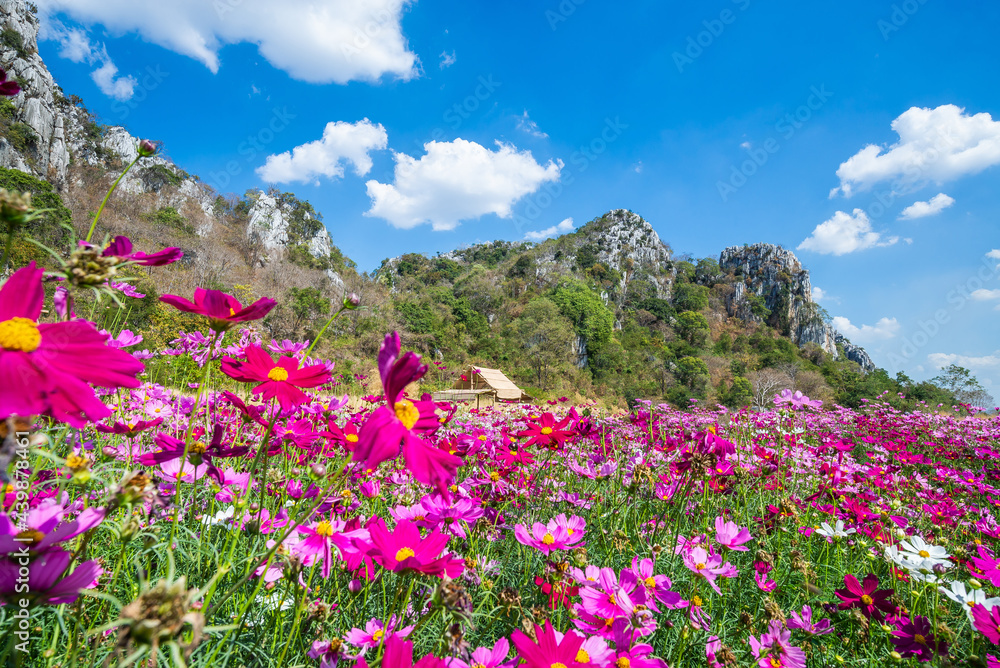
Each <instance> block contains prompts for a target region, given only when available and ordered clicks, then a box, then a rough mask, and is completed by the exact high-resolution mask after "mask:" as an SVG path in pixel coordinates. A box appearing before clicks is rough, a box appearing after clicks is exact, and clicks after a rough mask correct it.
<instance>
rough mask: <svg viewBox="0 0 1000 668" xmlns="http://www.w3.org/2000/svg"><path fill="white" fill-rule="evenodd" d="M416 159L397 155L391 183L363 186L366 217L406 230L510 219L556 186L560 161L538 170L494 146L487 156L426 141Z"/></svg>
mask: <svg viewBox="0 0 1000 668" xmlns="http://www.w3.org/2000/svg"><path fill="white" fill-rule="evenodd" d="M424 151H425V153H424V155H423V156H422V157H421V158H420V159H419V160H418V159H416V158H413V157H410V156H408V155H406V154H404V153H397V154H396V155H395V158H396V169H395V182H394V183H380V182H378V181H375V180H372V181H369V182H368V184H367V185H368V196H369V197H371V200H372V206H371V209H369V210H368V211H367V212H366V213H365V215H367V216H376V217H379V218H384V219H385V220H387V221H389V223H390V224H391V225H393V226H394V227H399V228H403V229H409V228H412V227H416V226H417V225H420V224H422V223H430V225H431V226H432V227H433V229H435V230H451V229H454V228H455V227H456V226H458V224H459V223H460V222H461V221H463V220H473V219H476V218H479V217H480V216H483V215H485V214H488V213H494V214H496V215H497V216H500V217H501V218H509V217H510V216H511V207H512V206H513V205H514V203H515V202H517V201H518V200H519V199H521V198H522V197H524V196H525V195H529V194H531V193H533V192H535V191H536V190H538V189H539V188H540V187H541V186H542V185H543V184H544V183H546V182H549V181H558V180H559V173H560V171H561V170H562V166H563V165H562V162H558V163H557V162H553V161H551V160H550V161H549V162H548V163H547V164H545V165H541V164H539V163H538V162H536V161H535V159H534V157H532V155H531V152H530V151H518V150H517V149H516V148H515V147H514V146H511V145H510V144H504V143H501V142H497V149H496V150H495V151H491V150H489V149H487V148H486V147H484V146H481V145H480V144H477V143H476V142H472V141H466V140H464V139H456V140H455V141H451V142H436V141H432V142H428V143H427V144H424Z"/></svg>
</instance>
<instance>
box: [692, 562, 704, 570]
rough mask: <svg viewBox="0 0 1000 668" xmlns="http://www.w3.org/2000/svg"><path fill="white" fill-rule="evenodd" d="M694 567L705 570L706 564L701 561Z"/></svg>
mask: <svg viewBox="0 0 1000 668" xmlns="http://www.w3.org/2000/svg"><path fill="white" fill-rule="evenodd" d="M694 567H695V569H697V570H699V571H703V570H705V564H701V563H699V564H695V565H694Z"/></svg>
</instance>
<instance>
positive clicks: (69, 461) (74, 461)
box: [66, 455, 87, 469]
mask: <svg viewBox="0 0 1000 668" xmlns="http://www.w3.org/2000/svg"><path fill="white" fill-rule="evenodd" d="M86 466H87V460H86V459H85V458H84V457H81V456H80V455H70V456H69V457H67V458H66V468H70V469H82V468H85V467H86Z"/></svg>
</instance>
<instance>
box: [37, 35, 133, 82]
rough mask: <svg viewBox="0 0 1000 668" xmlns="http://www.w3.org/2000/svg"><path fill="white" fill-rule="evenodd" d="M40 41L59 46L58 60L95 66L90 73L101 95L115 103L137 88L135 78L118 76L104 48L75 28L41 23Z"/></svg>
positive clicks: (116, 68) (116, 69)
mask: <svg viewBox="0 0 1000 668" xmlns="http://www.w3.org/2000/svg"><path fill="white" fill-rule="evenodd" d="M41 38H42V39H43V40H52V41H57V42H59V56H60V57H62V58H66V59H67V60H70V61H72V62H74V63H84V62H85V63H87V64H88V65H95V64H96V65H98V67H97V69H96V70H94V71H93V72H91V73H90V78H91V79H93V80H94V83H95V84H97V87H98V88H99V89H100V91H101V92H102V93H104V94H105V95H107V96H109V97H113V98H114V99H116V100H122V101H125V100H130V99H132V95H133V94H134V92H135V87H136V85H138V81H136V79H135V77H132V76H125V77H120V76H118V67H117V66H116V65H115V64H114V62H113V61H112V60H111V56H109V55H108V50H107V48H105V46H104V45H103V44H100V45H99V44H97V43H96V42H91V41H90V38H89V37H87V33H86V32H84V31H83V30H80V29H78V28H67V27H66V26H64V25H63V24H62V23H60V22H59V21H55V20H50V21H46V22H45V23H43V29H42V31H41Z"/></svg>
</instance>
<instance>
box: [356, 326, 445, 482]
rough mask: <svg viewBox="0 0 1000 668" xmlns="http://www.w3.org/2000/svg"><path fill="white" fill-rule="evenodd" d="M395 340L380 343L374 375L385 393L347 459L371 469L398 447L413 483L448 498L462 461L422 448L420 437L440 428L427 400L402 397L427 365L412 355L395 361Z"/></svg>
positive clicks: (394, 336) (426, 446)
mask: <svg viewBox="0 0 1000 668" xmlns="http://www.w3.org/2000/svg"><path fill="white" fill-rule="evenodd" d="M399 351H400V343H399V334H397V333H396V332H393V333H392V334H389V335H387V336H386V337H385V340H384V341H383V342H382V347H381V348H380V349H379V353H378V369H379V374H380V376H381V377H382V388H383V389H384V390H385V402H386V405H384V406H379V407H378V408H376V409H375V411H374V412H373V413H372V414H371V416H370V417H369V418H368V420H367V421H366V422H365V424H364V425H363V426H362V427H361V431H360V433H359V434H358V442H357V445H356V446H355V448H354V453H353V455H352V459H353V460H354V461H356V462H364V463H365V466H367V467H368V468H370V469H374V468H376V467H377V466H378V465H379V464H381V463H382V462H384V461H386V460H387V459H392V458H394V457H396V456H398V455H399V452H400V445H402V452H403V456H404V458H405V459H406V466H407V468H408V469H409V470H410V472H411V473H412V474H413V477H414V478H416V479H417V480H419V481H420V482H422V483H424V484H426V485H432V486H434V487H436V488H437V489H438V491H439V492H440V493H441V494H442V495H444V496H447V495H448V485H449V484H450V483H451V481H452V479H453V478H454V477H455V471H456V470H457V469H458V467H459V466H460V465H461V464H462V460H461V458H459V457H456V456H454V455H452V454H450V453H448V452H445V451H444V450H442V449H440V448H436V447H434V446H432V445H430V444H428V443H426V442H424V441H423V440H422V439H421V438H420V435H425V434H432V433H434V432H435V431H437V429H438V427H440V426H441V423H440V421H439V420H438V417H437V413H436V412H435V408H436V405H435V403H434V402H433V401H431V400H430V395H426V394H425V395H424V398H423V399H421V400H420V401H411V400H410V399H407V398H406V397H405V396H404V391H405V390H406V386H407V385H409V384H410V383H414V382H416V381H418V380H420V379H421V378H423V376H424V374H426V373H427V365H424V364H421V363H420V357H419V356H418V355H415V354H414V353H413V352H410V351H408V352H406V354H404V355H402V356H400V354H399Z"/></svg>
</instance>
